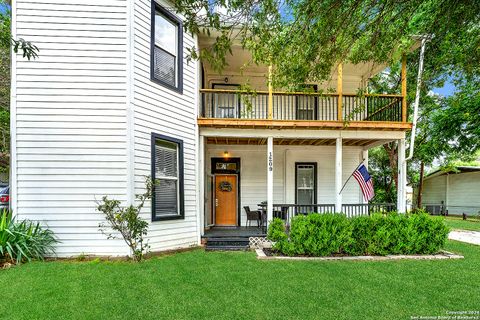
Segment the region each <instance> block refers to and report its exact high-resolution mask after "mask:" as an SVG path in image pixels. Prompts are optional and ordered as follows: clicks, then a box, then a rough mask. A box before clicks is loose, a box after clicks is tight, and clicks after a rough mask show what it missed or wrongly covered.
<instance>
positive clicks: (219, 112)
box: [200, 89, 403, 122]
mask: <svg viewBox="0 0 480 320" xmlns="http://www.w3.org/2000/svg"><path fill="white" fill-rule="evenodd" d="M200 94H201V103H202V109H201V114H200V116H201V117H202V118H216V119H262V120H267V119H271V120H320V121H339V120H340V121H347V122H349V121H384V122H402V119H403V118H402V110H403V109H402V99H403V97H402V96H401V95H373V94H365V95H355V94H342V95H339V94H336V93H316V92H312V93H305V92H274V93H273V94H272V107H271V108H272V110H271V112H272V115H271V118H269V106H268V97H269V92H268V91H256V92H247V91H237V90H216V89H202V90H200ZM339 104H340V106H341V107H339ZM339 115H340V119H339Z"/></svg>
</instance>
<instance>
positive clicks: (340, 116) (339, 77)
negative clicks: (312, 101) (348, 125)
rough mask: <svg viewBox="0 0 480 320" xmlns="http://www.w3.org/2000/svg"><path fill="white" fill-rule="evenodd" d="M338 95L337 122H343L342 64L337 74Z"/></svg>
mask: <svg viewBox="0 0 480 320" xmlns="http://www.w3.org/2000/svg"><path fill="white" fill-rule="evenodd" d="M337 93H338V103H337V120H338V121H342V120H343V112H342V107H343V106H342V105H343V65H342V63H341V62H340V63H339V64H338V74H337Z"/></svg>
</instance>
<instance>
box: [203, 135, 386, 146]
mask: <svg viewBox="0 0 480 320" xmlns="http://www.w3.org/2000/svg"><path fill="white" fill-rule="evenodd" d="M380 141H381V140H378V139H343V142H342V144H343V145H344V146H358V147H364V146H369V145H372V144H375V143H377V142H380ZM335 142H336V140H335V139H301V138H299V139H283V138H279V139H274V140H273V144H275V145H301V146H334V145H335ZM207 144H226V145H265V144H267V139H266V138H237V137H208V138H207Z"/></svg>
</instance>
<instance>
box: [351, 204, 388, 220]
mask: <svg viewBox="0 0 480 320" xmlns="http://www.w3.org/2000/svg"><path fill="white" fill-rule="evenodd" d="M395 210H397V205H396V204H394V203H360V204H344V205H342V212H343V213H344V214H345V215H347V217H353V216H363V215H370V214H372V213H376V212H390V211H395Z"/></svg>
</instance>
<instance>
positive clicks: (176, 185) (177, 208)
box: [152, 133, 184, 221]
mask: <svg viewBox="0 0 480 320" xmlns="http://www.w3.org/2000/svg"><path fill="white" fill-rule="evenodd" d="M152 179H153V181H155V185H154V188H153V195H152V221H157V220H168V219H181V218H183V217H184V205H183V142H182V141H181V140H178V139H174V138H169V137H165V136H162V135H158V134H155V133H152Z"/></svg>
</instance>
